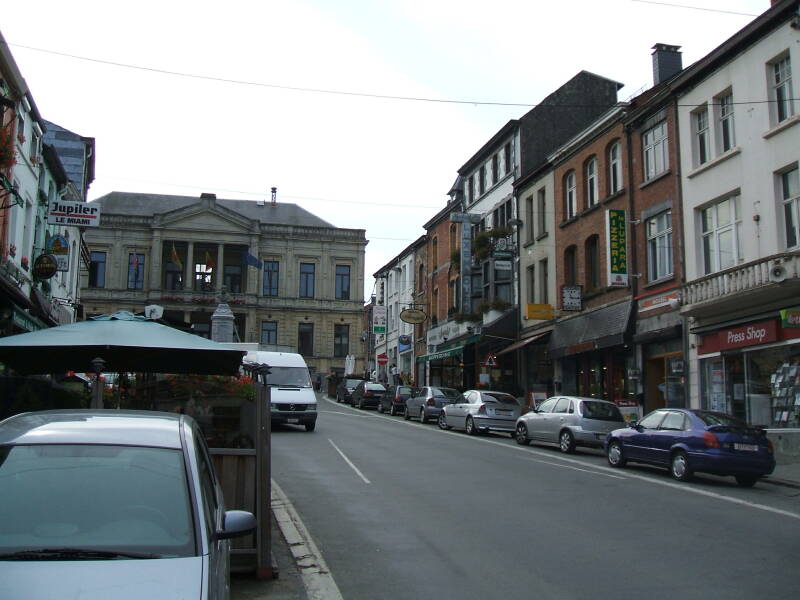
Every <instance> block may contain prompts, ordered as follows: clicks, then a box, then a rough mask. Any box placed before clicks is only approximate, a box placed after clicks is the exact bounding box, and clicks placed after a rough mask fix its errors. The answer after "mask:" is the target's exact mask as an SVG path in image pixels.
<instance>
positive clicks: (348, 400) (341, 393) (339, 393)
mask: <svg viewBox="0 0 800 600" xmlns="http://www.w3.org/2000/svg"><path fill="white" fill-rule="evenodd" d="M362 381H364V380H363V379H355V378H353V377H345V378H344V379H342V380H341V381H340V382H339V385H338V386H337V387H336V401H337V402H344V403H345V404H352V403H353V390H355V389H356V386H357V385H358V384H359V383H361V382H362Z"/></svg>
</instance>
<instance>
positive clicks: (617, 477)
mask: <svg viewBox="0 0 800 600" xmlns="http://www.w3.org/2000/svg"><path fill="white" fill-rule="evenodd" d="M520 458H522V459H523V460H529V461H533V462H537V463H542V464H545V465H553V466H554V467H561V468H562V469H573V470H575V471H583V472H584V473H589V474H591V475H602V476H603V477H612V478H614V479H627V478H626V477H621V476H620V475H610V474H608V473H600V472H598V471H590V470H589V469H580V468H578V467H571V466H570V465H562V464H559V463H555V462H551V461H549V460H539V459H538V458H530V457H527V456H525V457H522V456H521V457H520ZM590 466H591V465H590ZM594 468H596V467H594Z"/></svg>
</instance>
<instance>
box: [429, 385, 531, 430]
mask: <svg viewBox="0 0 800 600" xmlns="http://www.w3.org/2000/svg"><path fill="white" fill-rule="evenodd" d="M520 412H522V408H521V407H520V405H519V402H517V399H516V398H514V396H512V395H511V394H507V393H505V392H494V391H486V390H467V391H466V392H464V393H463V394H462V395H461V397H460V398H458V399H456V401H455V402H454V403H453V404H446V405H445V406H444V407H443V408H442V411H441V412H440V413H439V420H438V423H439V429H451V428H455V429H463V430H464V431H466V432H467V433H468V434H470V435H477V434H479V433H484V432H487V431H505V432H508V433H510V434H511V435H512V437H513V436H514V431H515V429H514V426H515V424H516V422H517V419H518V418H519V415H520Z"/></svg>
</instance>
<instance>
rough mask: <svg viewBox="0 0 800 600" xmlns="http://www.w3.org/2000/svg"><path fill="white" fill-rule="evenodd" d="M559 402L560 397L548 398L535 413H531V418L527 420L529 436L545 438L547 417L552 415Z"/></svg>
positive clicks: (539, 438)
mask: <svg viewBox="0 0 800 600" xmlns="http://www.w3.org/2000/svg"><path fill="white" fill-rule="evenodd" d="M556 402H558V398H548V399H547V400H545V401H544V402H542V403H541V404H540V405H539V408H538V409H537V410H536V412H535V413H532V414H531V418H530V419H529V420H527V425H528V437H531V438H534V439H538V440H541V439H543V438H544V432H545V427H546V425H545V424H546V422H547V419H549V418H550V417H551V416H552V415H551V412H552V411H553V407H554V406H555V405H556Z"/></svg>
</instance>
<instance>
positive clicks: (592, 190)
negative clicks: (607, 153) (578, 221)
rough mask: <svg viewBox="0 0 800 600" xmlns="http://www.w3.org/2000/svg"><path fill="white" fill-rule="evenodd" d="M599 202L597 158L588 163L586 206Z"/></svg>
mask: <svg viewBox="0 0 800 600" xmlns="http://www.w3.org/2000/svg"><path fill="white" fill-rule="evenodd" d="M595 204H597V159H596V158H591V159H589V162H587V163H586V208H589V207H592V206H594V205H595Z"/></svg>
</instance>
